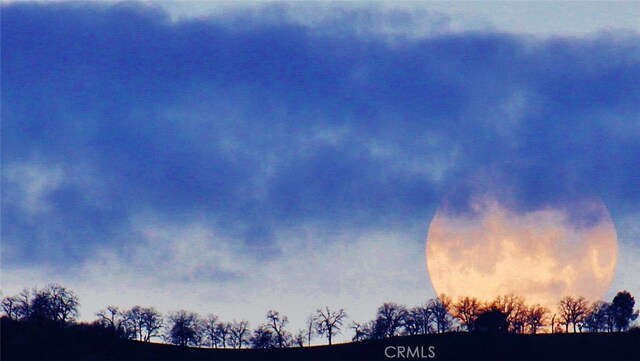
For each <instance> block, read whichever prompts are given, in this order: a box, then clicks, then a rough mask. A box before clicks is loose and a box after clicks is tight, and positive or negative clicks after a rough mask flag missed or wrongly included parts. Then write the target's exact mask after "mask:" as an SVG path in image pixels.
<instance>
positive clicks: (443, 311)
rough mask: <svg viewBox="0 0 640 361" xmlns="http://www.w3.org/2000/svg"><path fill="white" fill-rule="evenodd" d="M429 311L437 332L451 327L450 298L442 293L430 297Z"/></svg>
mask: <svg viewBox="0 0 640 361" xmlns="http://www.w3.org/2000/svg"><path fill="white" fill-rule="evenodd" d="M427 307H428V309H429V312H430V313H431V314H432V315H433V318H434V321H435V323H436V330H437V331H438V333H442V332H447V331H449V329H450V328H451V323H452V321H453V320H452V316H451V313H450V312H449V310H450V309H451V299H450V298H449V297H447V296H446V295H444V294H441V295H440V296H439V297H438V298H435V299H432V300H430V301H429V303H428V306H427Z"/></svg>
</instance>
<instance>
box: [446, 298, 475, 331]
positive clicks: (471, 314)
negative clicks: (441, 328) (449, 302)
mask: <svg viewBox="0 0 640 361" xmlns="http://www.w3.org/2000/svg"><path fill="white" fill-rule="evenodd" d="M481 309H482V304H481V303H480V301H478V299H476V298H473V297H460V298H459V299H458V302H456V303H455V304H454V305H453V312H452V313H453V317H455V318H457V319H458V320H460V323H461V324H462V325H463V326H464V327H465V328H466V329H467V331H473V324H474V323H475V321H476V319H477V318H478V313H479V312H480V310H481Z"/></svg>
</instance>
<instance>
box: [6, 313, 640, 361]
mask: <svg viewBox="0 0 640 361" xmlns="http://www.w3.org/2000/svg"><path fill="white" fill-rule="evenodd" d="M0 332H1V341H2V344H1V347H2V349H1V353H0V358H1V359H2V360H3V361H9V360H389V359H423V360H424V359H431V360H640V333H637V332H636V333H583V334H553V335H546V334H543V335H513V334H473V333H446V334H437V335H421V336H406V337H395V338H391V339H385V340H380V341H365V342H358V343H350V344H341V345H334V346H317V347H309V348H306V347H305V348H289V349H271V350H250V349H241V350H215V349H198V348H182V347H177V346H170V345H163V344H149V343H142V342H137V341H129V340H120V339H118V338H116V337H114V336H113V335H111V334H109V333H108V332H104V331H101V330H98V329H96V328H91V327H82V326H76V327H74V328H71V329H65V330H50V329H44V328H39V327H34V326H32V325H29V324H25V323H20V322H11V321H9V320H7V319H4V318H3V319H2V328H1V329H0ZM430 347H431V348H430ZM385 352H386V355H385ZM387 356H390V357H387ZM391 356H394V357H391Z"/></svg>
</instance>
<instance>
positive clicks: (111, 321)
mask: <svg viewBox="0 0 640 361" xmlns="http://www.w3.org/2000/svg"><path fill="white" fill-rule="evenodd" d="M96 316H97V317H98V323H99V324H100V325H102V326H103V327H106V328H108V329H110V330H111V331H112V332H113V333H114V334H116V335H117V336H118V337H120V338H124V339H129V338H135V332H134V330H133V328H132V327H131V325H130V322H129V320H128V319H127V315H126V313H125V312H122V311H120V309H119V308H118V307H116V306H107V308H105V309H103V310H100V311H98V312H97V313H96Z"/></svg>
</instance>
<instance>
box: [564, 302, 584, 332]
mask: <svg viewBox="0 0 640 361" xmlns="http://www.w3.org/2000/svg"><path fill="white" fill-rule="evenodd" d="M587 309H588V304H587V300H585V299H584V297H578V298H573V297H569V296H567V297H565V298H563V299H562V300H560V303H558V313H559V316H560V319H561V321H562V323H563V324H564V325H565V332H569V324H572V325H573V332H577V327H578V325H579V324H581V323H582V321H583V320H584V317H585V316H586V314H587Z"/></svg>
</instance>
